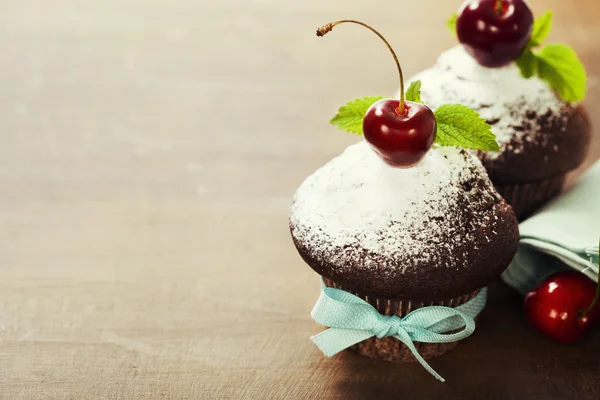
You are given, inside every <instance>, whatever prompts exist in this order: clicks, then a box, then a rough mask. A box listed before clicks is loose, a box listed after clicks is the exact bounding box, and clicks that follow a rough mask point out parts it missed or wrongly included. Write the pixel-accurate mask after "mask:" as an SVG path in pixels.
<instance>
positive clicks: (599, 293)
mask: <svg viewBox="0 0 600 400" xmlns="http://www.w3.org/2000/svg"><path fill="white" fill-rule="evenodd" d="M598 250H599V251H600V241H598ZM598 302H600V262H599V263H598V284H597V285H596V295H595V296H594V300H593V301H592V304H590V306H589V307H588V308H587V309H586V310H585V311H583V312H582V314H581V317H582V318H584V317H586V316H587V315H588V314H589V313H591V312H592V310H593V309H594V308H595V307H596V305H598Z"/></svg>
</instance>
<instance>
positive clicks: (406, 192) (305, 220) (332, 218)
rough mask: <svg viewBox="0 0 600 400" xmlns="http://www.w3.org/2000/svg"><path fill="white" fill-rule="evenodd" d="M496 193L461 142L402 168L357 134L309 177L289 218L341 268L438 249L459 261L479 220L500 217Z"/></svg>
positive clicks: (298, 234) (413, 260)
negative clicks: (384, 158) (386, 160)
mask: <svg viewBox="0 0 600 400" xmlns="http://www.w3.org/2000/svg"><path fill="white" fill-rule="evenodd" d="M471 188H473V190H471ZM498 198H499V196H498V194H497V193H496V191H495V190H494V189H493V187H492V184H491V182H490V181H489V179H488V177H487V174H486V172H485V170H484V169H483V167H482V166H481V163H480V162H479V160H478V159H477V158H476V157H475V156H473V155H471V154H469V153H468V152H466V151H464V150H460V149H457V148H454V147H437V148H434V149H432V150H431V151H429V153H428V154H427V155H426V156H425V158H424V159H423V161H422V162H421V163H419V164H418V165H417V166H415V167H413V168H409V169H398V168H392V167H390V166H388V165H387V164H385V163H384V162H383V161H382V160H381V159H380V158H379V157H378V156H377V155H376V154H375V152H374V151H373V150H372V149H371V148H370V147H369V145H368V144H367V143H366V142H360V143H358V144H356V145H353V146H350V147H348V148H347V149H346V150H345V151H344V153H343V154H342V155H340V156H338V157H336V158H334V159H333V160H332V161H330V162H329V163H328V164H326V165H325V166H324V167H322V168H321V169H319V170H318V171H317V172H315V173H314V174H313V175H311V176H309V177H308V178H307V179H306V180H305V181H304V183H303V184H302V185H301V186H300V188H299V189H298V191H297V192H296V196H295V198H294V204H293V205H292V209H291V217H290V225H291V228H292V235H293V236H294V238H295V239H296V241H297V242H299V243H301V244H302V245H304V246H306V247H307V248H310V251H311V254H312V255H313V257H316V258H321V259H323V260H325V261H326V262H329V263H332V264H335V265H337V266H338V268H340V269H343V268H346V267H347V265H350V264H353V265H358V266H355V267H356V268H366V269H369V270H373V269H375V268H379V270H380V271H383V272H384V273H385V271H386V270H388V271H389V269H390V268H391V269H397V268H401V269H405V268H411V267H414V266H417V265H419V264H422V263H423V262H431V263H435V258H437V257H442V258H443V259H444V260H446V265H445V266H446V267H450V268H459V267H460V265H461V264H463V263H464V262H465V260H466V257H467V256H468V255H467V254H462V255H461V254H458V255H457V254H456V253H457V252H456V251H455V250H456V248H457V246H464V245H467V246H468V245H469V243H471V244H473V243H475V242H476V240H475V239H476V231H477V230H478V229H479V228H480V227H481V224H485V223H489V221H490V220H492V219H495V218H497V217H496V215H497V210H495V206H496V204H497V201H498ZM484 240H486V241H488V242H489V241H490V240H492V241H493V240H494V238H493V237H486V238H484ZM460 248H463V247H460ZM352 260H354V261H355V262H351V261H352ZM349 261H350V262H349Z"/></svg>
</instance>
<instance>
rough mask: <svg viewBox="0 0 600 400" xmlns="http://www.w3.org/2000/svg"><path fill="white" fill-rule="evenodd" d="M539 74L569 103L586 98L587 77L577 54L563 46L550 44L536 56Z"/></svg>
mask: <svg viewBox="0 0 600 400" xmlns="http://www.w3.org/2000/svg"><path fill="white" fill-rule="evenodd" d="M536 58H537V74H538V76H539V77H540V79H542V80H544V81H546V82H547V83H548V84H549V85H550V86H551V87H552V88H553V89H554V90H556V91H557V92H558V94H559V96H560V97H561V98H562V99H563V100H564V101H567V102H578V101H581V100H583V99H584V98H585V93H586V90H587V88H586V84H587V75H586V72H585V68H584V66H583V64H582V62H581V60H579V57H577V53H575V51H574V50H573V49H572V48H571V47H569V46H565V45H563V44H549V45H546V46H544V47H542V49H541V50H540V51H539V52H538V53H537V54H536Z"/></svg>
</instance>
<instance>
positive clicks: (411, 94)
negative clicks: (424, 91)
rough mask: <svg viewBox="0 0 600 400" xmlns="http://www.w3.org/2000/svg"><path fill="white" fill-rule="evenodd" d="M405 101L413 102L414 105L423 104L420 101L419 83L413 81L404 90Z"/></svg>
mask: <svg viewBox="0 0 600 400" xmlns="http://www.w3.org/2000/svg"><path fill="white" fill-rule="evenodd" d="M405 97H406V100H408V101H414V102H415V103H423V101H422V100H421V81H414V82H411V83H410V86H409V87H408V89H407V90H406V95H405Z"/></svg>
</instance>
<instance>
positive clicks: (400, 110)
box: [317, 19, 406, 115]
mask: <svg viewBox="0 0 600 400" xmlns="http://www.w3.org/2000/svg"><path fill="white" fill-rule="evenodd" d="M345 22H350V23H353V24H358V25H361V26H364V27H365V28H367V29H369V30H370V31H371V32H373V33H374V34H376V35H377V36H379V38H380V39H381V40H383V42H384V43H385V45H386V46H387V48H388V49H389V50H390V52H391V53H392V57H394V61H395V62H396V67H398V75H399V76H400V104H399V105H398V108H397V109H396V114H398V115H402V114H404V112H405V103H406V100H405V97H404V77H403V75H402V67H401V66H400V62H399V61H398V56H396V53H395V52H394V49H392V46H391V45H390V44H389V42H388V41H387V40H385V38H384V37H383V35H382V34H381V33H379V32H377V31H376V30H375V29H374V28H372V27H370V26H369V25H367V24H365V23H364V22H360V21H355V20H353V19H342V20H339V21H335V22H330V23H328V24H325V25H323V26H322V27H320V28H319V29H317V36H319V37H320V36H325V35H326V34H327V33H329V32H331V30H332V29H333V27H334V26H336V25H339V24H343V23H345Z"/></svg>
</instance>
